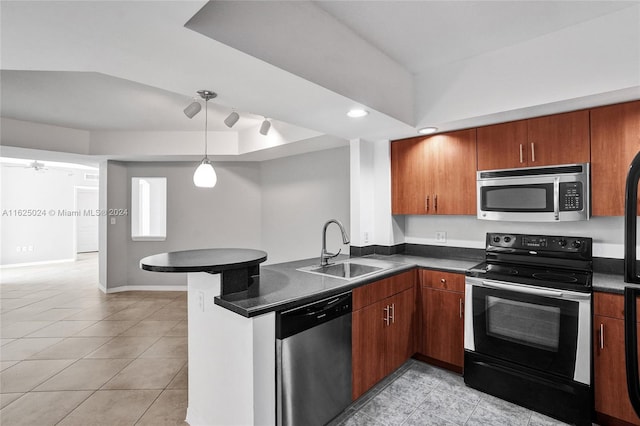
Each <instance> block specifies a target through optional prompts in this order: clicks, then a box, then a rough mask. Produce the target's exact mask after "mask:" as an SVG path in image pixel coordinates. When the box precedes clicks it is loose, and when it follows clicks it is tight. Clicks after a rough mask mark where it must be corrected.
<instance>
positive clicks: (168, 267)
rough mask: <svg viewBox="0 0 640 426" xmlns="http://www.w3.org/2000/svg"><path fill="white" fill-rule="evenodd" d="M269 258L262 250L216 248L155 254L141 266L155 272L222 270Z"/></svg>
mask: <svg viewBox="0 0 640 426" xmlns="http://www.w3.org/2000/svg"><path fill="white" fill-rule="evenodd" d="M265 260H267V253H265V252H264V251H262V250H253V249H243V248H215V249H199V250H184V251H174V252H170V253H160V254H154V255H153V256H147V257H145V258H144V259H142V260H141V261H140V268H142V269H144V270H145V271H154V272H212V273H217V272H222V271H228V270H233V269H242V268H246V267H249V266H255V265H258V264H260V263H262V262H264V261H265Z"/></svg>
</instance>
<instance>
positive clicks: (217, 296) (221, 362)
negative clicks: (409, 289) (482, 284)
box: [140, 249, 477, 426]
mask: <svg viewBox="0 0 640 426" xmlns="http://www.w3.org/2000/svg"><path fill="white" fill-rule="evenodd" d="M223 250H225V249H212V250H193V251H186V252H173V253H164V254H159V255H154V256H149V257H147V258H144V259H142V260H141V262H140V267H141V268H142V269H144V270H148V271H156V272H187V273H188V276H187V281H188V320H189V331H188V336H189V340H188V345H189V407H188V411H187V421H188V422H189V424H191V425H192V426H197V425H212V424H225V425H232V424H238V425H239V424H244V425H246V424H261V425H263V424H275V423H276V418H275V412H276V385H275V374H274V372H275V368H276V354H275V323H276V321H275V318H276V312H277V311H282V310H286V309H289V308H291V307H294V306H299V305H302V304H304V303H307V302H311V301H314V300H318V299H320V298H323V297H330V296H333V295H336V294H339V293H341V292H344V291H348V290H351V289H353V288H356V287H359V286H362V285H364V284H368V283H371V282H374V281H378V280H381V279H384V278H386V277H389V276H392V275H397V274H399V273H401V272H406V271H409V270H412V269H414V268H415V267H416V266H424V267H430V268H433V269H441V270H442V269H444V270H448V271H457V272H463V271H464V270H466V269H468V268H469V267H471V266H473V265H474V264H475V263H477V260H451V259H437V258H420V257H414V256H373V257H365V258H358V260H357V261H358V263H361V264H368V265H371V266H377V267H380V268H381V270H380V271H379V272H375V273H372V274H368V275H366V276H362V277H359V278H354V279H348V280H347V279H341V278H334V277H328V276H324V275H320V274H314V273H309V272H304V271H300V269H301V268H304V267H308V266H311V265H314V264H318V262H319V260H318V259H315V258H314V259H307V260H299V261H294V262H287V263H282V264H277V265H268V266H263V267H261V268H259V275H258V274H257V273H255V274H253V276H252V278H251V285H249V286H248V287H247V288H246V289H245V290H242V291H237V292H233V293H228V292H222V291H221V290H222V287H223V282H224V281H225V274H229V271H231V270H233V267H232V265H235V266H239V267H241V268H246V267H247V266H248V263H251V264H252V265H251V266H250V268H253V266H255V268H256V269H257V264H259V263H261V262H263V261H264V260H265V259H266V253H264V252H261V251H259V250H248V251H235V250H237V249H229V250H230V251H229V252H227V253H224V252H223ZM234 256H239V257H237V258H236V257H234ZM348 260H349V257H348V256H345V255H341V256H339V257H338V258H337V259H336V261H337V262H344V261H348ZM216 262H219V264H218V263H216ZM256 269H253V272H258V271H257V270H256Z"/></svg>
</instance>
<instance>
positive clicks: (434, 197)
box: [433, 194, 438, 212]
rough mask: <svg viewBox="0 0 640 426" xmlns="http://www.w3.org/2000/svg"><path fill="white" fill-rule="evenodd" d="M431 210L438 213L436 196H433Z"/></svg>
mask: <svg viewBox="0 0 640 426" xmlns="http://www.w3.org/2000/svg"><path fill="white" fill-rule="evenodd" d="M433 210H434V211H436V212H437V211H438V194H436V195H434V196H433Z"/></svg>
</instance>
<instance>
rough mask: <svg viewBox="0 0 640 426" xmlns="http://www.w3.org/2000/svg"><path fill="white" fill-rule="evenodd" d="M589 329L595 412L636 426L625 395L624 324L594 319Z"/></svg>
mask: <svg viewBox="0 0 640 426" xmlns="http://www.w3.org/2000/svg"><path fill="white" fill-rule="evenodd" d="M593 326H594V338H593V343H594V357H593V370H594V400H595V409H596V411H598V412H600V413H602V414H606V415H608V416H611V417H615V418H618V419H621V420H625V421H627V422H631V423H633V424H636V425H640V419H639V418H638V416H636V414H635V411H634V410H633V407H632V406H631V402H630V401H629V396H628V393H627V376H626V369H625V357H624V321H623V320H620V319H615V318H609V317H604V316H600V315H596V316H594V321H593ZM601 339H602V340H601Z"/></svg>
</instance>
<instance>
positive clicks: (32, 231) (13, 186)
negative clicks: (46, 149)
mask: <svg viewBox="0 0 640 426" xmlns="http://www.w3.org/2000/svg"><path fill="white" fill-rule="evenodd" d="M16 166H17V167H16ZM85 173H88V172H87V171H83V170H79V169H59V168H53V167H51V168H48V169H47V170H41V171H35V170H34V169H33V168H25V167H22V166H19V165H6V164H3V165H2V166H0V184H1V191H0V214H1V216H0V227H1V229H2V231H1V233H2V247H1V251H0V265H11V264H22V263H34V262H46V261H57V260H70V259H75V257H76V250H75V248H76V238H75V231H76V228H75V221H76V218H75V216H73V215H74V214H76V213H75V212H76V210H75V187H76V186H87V187H96V186H97V185H98V182H96V181H87V180H85V179H84V174H85ZM91 173H94V172H91ZM96 207H97V206H96ZM24 209H35V210H37V211H39V214H40V213H44V214H45V215H40V216H25V215H23V216H17V214H19V213H20V212H22V213H23V214H24V212H23V210H24ZM18 247H20V251H18V250H17V248H18ZM23 248H26V249H27V250H26V251H23Z"/></svg>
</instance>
